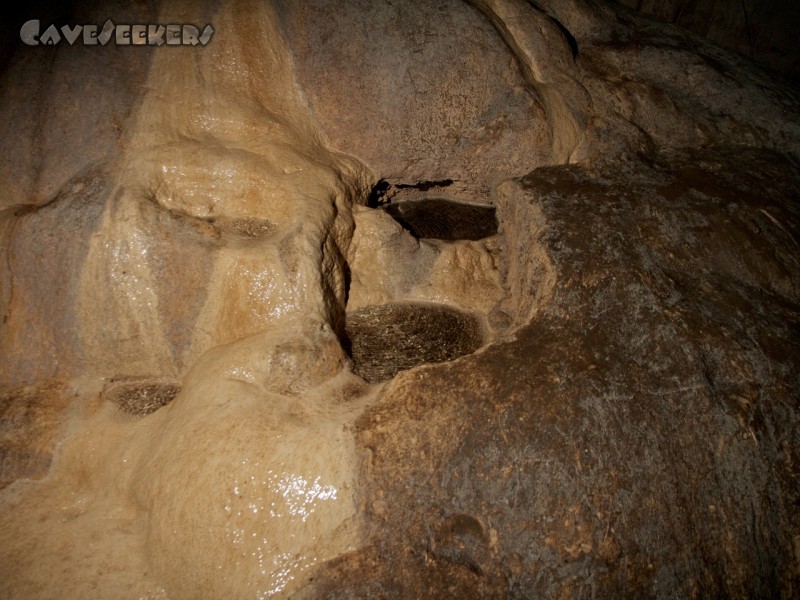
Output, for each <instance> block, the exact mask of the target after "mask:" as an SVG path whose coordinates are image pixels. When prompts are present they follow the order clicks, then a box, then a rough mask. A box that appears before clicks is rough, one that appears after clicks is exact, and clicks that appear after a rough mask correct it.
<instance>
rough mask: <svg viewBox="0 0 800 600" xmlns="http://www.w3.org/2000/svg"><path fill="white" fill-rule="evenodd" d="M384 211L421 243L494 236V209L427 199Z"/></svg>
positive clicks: (387, 207) (495, 231) (403, 203)
mask: <svg viewBox="0 0 800 600" xmlns="http://www.w3.org/2000/svg"><path fill="white" fill-rule="evenodd" d="M384 210H386V212H388V213H389V214H390V215H391V216H392V217H393V218H394V219H395V220H396V221H397V222H398V223H400V224H401V225H402V226H403V227H405V228H406V229H408V231H410V232H411V233H412V234H413V235H414V237H416V238H420V239H424V238H428V239H435V240H480V239H483V238H487V237H490V236H493V235H495V234H496V233H497V217H496V215H495V208H494V207H493V206H477V205H475V204H461V203H458V202H451V201H449V200H442V199H439V198H428V199H425V200H414V201H407V202H398V203H396V204H388V205H387V206H386V207H385V208H384Z"/></svg>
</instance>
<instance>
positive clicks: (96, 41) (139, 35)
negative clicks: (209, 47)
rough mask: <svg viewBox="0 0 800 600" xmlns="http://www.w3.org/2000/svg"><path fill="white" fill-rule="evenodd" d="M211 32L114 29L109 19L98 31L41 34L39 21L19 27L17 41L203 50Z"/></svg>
mask: <svg viewBox="0 0 800 600" xmlns="http://www.w3.org/2000/svg"><path fill="white" fill-rule="evenodd" d="M212 35H214V28H213V27H212V26H211V25H206V26H205V27H204V28H203V30H202V31H201V30H200V29H198V28H197V27H195V26H194V25H116V24H114V22H113V21H112V20H111V19H109V20H108V21H106V22H105V24H104V25H103V27H102V29H101V28H100V27H98V26H97V25H62V26H61V27H60V28H59V27H56V26H55V25H50V26H49V27H48V28H47V29H45V30H44V31H42V30H41V23H40V22H39V19H32V20H30V21H27V22H26V23H24V24H23V25H22V27H21V28H20V30H19V37H20V39H21V40H22V41H23V43H25V44H27V45H28V46H55V45H56V44H60V43H61V41H62V40H64V41H66V43H67V44H69V45H70V46H72V45H73V44H75V43H76V42H78V41H79V40H80V42H79V43H82V44H83V45H84V46H97V45H100V46H105V45H106V44H108V43H109V42H111V41H113V42H114V44H116V45H117V46H163V45H167V46H197V45H200V46H205V45H206V44H208V42H210V41H211V36H212Z"/></svg>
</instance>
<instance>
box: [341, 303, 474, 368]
mask: <svg viewBox="0 0 800 600" xmlns="http://www.w3.org/2000/svg"><path fill="white" fill-rule="evenodd" d="M345 329H346V334H347V338H348V339H347V340H346V344H347V345H348V346H349V348H348V350H349V351H350V355H351V357H352V359H353V372H354V373H355V374H357V375H359V376H360V377H363V378H364V379H365V380H366V381H368V382H370V383H375V382H379V381H385V380H387V379H391V378H392V377H394V376H395V375H397V373H399V372H400V371H404V370H406V369H411V368H412V367H417V366H419V365H423V364H426V363H438V362H444V361H448V360H453V359H455V358H458V357H460V356H464V355H465V354H471V353H472V352H474V351H475V350H477V349H478V348H480V347H481V345H482V344H483V337H484V336H483V328H482V326H481V323H480V321H479V320H478V318H477V317H475V316H474V315H471V314H469V313H466V312H462V311H460V310H456V309H454V308H450V307H447V306H437V305H435V304H423V303H401V302H398V303H390V304H380V305H374V306H367V307H364V308H361V309H358V310H355V311H353V312H352V313H349V314H348V315H347V322H346V327H345Z"/></svg>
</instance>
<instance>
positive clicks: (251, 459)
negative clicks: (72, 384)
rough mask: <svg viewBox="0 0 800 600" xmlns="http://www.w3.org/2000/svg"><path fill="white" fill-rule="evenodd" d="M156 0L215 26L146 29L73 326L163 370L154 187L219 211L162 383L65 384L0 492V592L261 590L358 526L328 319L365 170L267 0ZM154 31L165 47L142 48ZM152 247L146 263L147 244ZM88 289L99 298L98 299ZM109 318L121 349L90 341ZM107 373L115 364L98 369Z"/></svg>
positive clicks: (341, 375)
mask: <svg viewBox="0 0 800 600" xmlns="http://www.w3.org/2000/svg"><path fill="white" fill-rule="evenodd" d="M199 4H200V3H197V2H194V3H190V2H187V3H184V5H180V4H179V3H169V4H168V6H167V8H166V9H165V12H163V13H162V14H161V15H159V19H160V21H162V22H165V23H167V22H169V23H171V22H178V23H180V22H199V21H201V20H203V19H204V18H207V19H208V20H210V21H212V22H213V24H214V28H215V31H216V33H215V37H214V42H213V44H209V45H208V46H207V47H203V48H191V47H180V48H168V49H158V50H157V51H156V55H155V57H154V60H153V64H152V67H151V71H150V74H149V76H148V82H147V88H148V90H149V91H148V92H147V93H146V94H145V96H144V98H143V101H142V104H141V106H140V108H139V113H138V117H137V118H136V119H135V124H134V125H133V126H132V130H131V131H129V132H128V134H127V147H126V151H125V153H124V155H123V156H122V157H121V158H120V165H119V168H118V179H117V182H116V186H115V188H114V190H113V193H112V195H111V198H109V200H108V202H107V205H106V210H105V213H104V217H103V221H102V225H101V227H100V229H99V231H98V232H97V233H96V235H95V236H94V238H93V239H92V240H91V243H90V247H89V252H88V256H87V258H86V264H85V267H84V270H83V276H82V280H81V291H80V298H79V299H78V301H77V310H78V312H79V314H80V319H79V320H80V322H81V323H83V328H82V331H81V346H82V352H83V353H84V355H85V356H87V357H89V358H91V359H92V361H93V363H94V364H96V365H97V367H96V368H97V374H98V375H100V376H109V374H108V370H109V369H112V368H118V367H117V366H116V365H117V363H115V360H117V359H120V358H121V360H123V361H124V362H125V363H126V368H130V369H131V372H133V373H135V374H139V375H141V374H144V375H147V374H150V375H152V376H163V375H170V374H171V373H173V370H172V369H174V367H169V365H170V364H172V362H173V360H174V358H175V357H174V356H172V352H173V350H172V349H171V348H170V347H169V340H168V338H167V336H166V335H165V331H164V323H163V317H162V314H163V311H162V310H161V309H162V308H163V306H162V305H163V304H164V303H168V302H181V298H177V297H164V295H163V293H160V292H159V289H158V286H157V285H156V280H157V278H156V277H155V276H154V268H155V267H154V263H153V260H152V259H151V258H150V254H151V253H150V244H151V243H153V240H156V239H158V236H159V235H163V232H161V231H160V230H158V228H157V227H158V225H157V223H156V222H155V221H154V220H153V219H151V218H149V217H148V216H147V215H149V214H151V213H152V210H153V207H154V206H155V207H157V209H158V210H163V211H168V213H170V214H172V215H174V216H175V218H176V219H179V220H181V222H186V221H187V220H188V221H190V222H195V223H197V224H198V227H200V228H202V227H205V228H206V229H209V230H213V229H215V228H216V229H217V230H218V231H219V232H220V233H219V236H218V242H215V243H217V250H215V252H214V253H213V254H212V256H213V260H214V264H213V265H212V266H211V269H210V270H211V272H212V277H211V278H210V283H209V284H208V286H207V290H206V296H205V301H204V304H203V306H202V308H201V310H200V312H199V314H198V316H197V320H196V323H195V325H194V328H193V332H194V333H193V338H192V340H191V343H190V344H189V348H188V350H187V351H186V354H185V356H183V357H180V358H181V359H182V362H183V363H184V364H190V365H193V366H192V368H191V369H190V370H189V372H188V374H187V375H186V376H185V377H184V380H183V387H182V391H181V393H180V394H179V395H178V396H177V397H176V398H175V399H174V400H173V402H172V403H171V404H170V405H168V406H167V407H165V408H162V409H160V410H159V411H157V412H155V413H153V414H152V415H149V416H147V417H144V418H142V419H141V420H138V421H135V422H134V421H131V420H130V419H129V418H126V417H124V416H123V415H121V414H120V413H119V412H117V411H116V410H115V408H114V407H113V406H111V405H110V404H109V403H106V404H104V405H102V406H100V408H99V409H97V410H96V412H94V413H93V414H92V410H91V406H92V402H95V403H96V402H97V400H96V398H97V396H96V394H95V395H94V396H92V394H87V395H85V397H86V398H92V397H94V398H95V400H94V401H92V400H86V402H87V403H88V404H87V406H86V407H85V414H87V415H88V414H92V416H90V417H84V418H76V419H75V422H74V426H73V430H72V432H71V433H70V434H69V436H68V437H67V438H66V441H65V442H64V445H63V448H62V450H61V452H60V455H59V456H58V457H57V460H56V462H55V465H54V468H53V472H52V474H51V477H50V479H49V480H48V481H45V482H41V483H36V484H24V483H17V484H15V485H14V486H12V488H10V489H9V490H7V491H6V492H5V493H4V494H3V496H2V499H0V503H2V504H1V505H0V515H1V516H0V525H2V527H0V564H2V565H3V566H2V567H0V571H2V573H1V574H0V596H2V597H4V598H6V597H7V598H26V599H30V598H90V597H96V598H137V597H142V598H170V599H174V600H179V599H187V600H189V599H191V600H194V599H198V598H268V597H273V596H276V595H282V594H285V593H286V592H289V591H291V590H292V589H293V588H295V587H297V586H299V585H301V584H302V583H303V578H304V577H305V576H306V575H307V573H309V571H310V570H311V569H312V568H313V567H314V566H315V565H318V564H320V563H321V562H323V561H325V560H329V559H331V558H334V557H336V556H338V555H340V554H341V553H343V552H347V551H349V550H352V549H354V548H355V547H357V545H358V543H359V541H360V540H361V531H360V526H359V523H360V522H359V516H358V507H357V506H356V500H355V487H356V471H355V469H356V456H355V448H354V441H353V436H352V432H351V430H350V425H351V423H352V422H353V421H354V419H355V418H356V416H357V415H358V414H359V413H360V412H361V411H362V410H363V408H364V406H365V404H366V403H368V402H369V401H370V400H369V398H370V397H371V396H370V393H371V392H370V389H369V388H367V387H366V386H365V384H364V383H363V382H362V381H361V380H360V379H358V378H357V377H355V376H354V375H352V374H351V373H350V372H349V370H348V368H347V360H346V356H345V354H344V352H343V350H342V349H341V346H340V344H339V341H338V338H337V337H336V335H335V334H334V332H333V331H332V327H331V324H332V323H334V321H335V318H336V316H337V315H341V314H342V313H343V309H344V303H345V275H344V268H345V265H344V257H345V256H346V255H347V251H348V246H349V243H350V239H351V237H352V232H353V228H354V223H353V218H352V207H353V204H354V203H355V202H359V201H363V199H365V198H366V196H367V193H368V190H369V189H370V187H371V185H372V184H373V179H374V178H373V177H372V175H371V174H369V173H368V172H367V170H366V169H364V168H363V167H362V166H361V165H360V164H358V163H357V162H356V161H354V160H352V159H350V158H349V157H346V156H342V155H340V154H337V153H335V152H332V151H330V150H329V149H328V148H327V147H326V145H325V142H324V140H323V139H322V136H321V135H320V134H319V132H318V130H317V128H316V127H315V125H314V123H313V122H312V121H311V120H310V119H309V117H308V113H307V109H306V107H305V106H304V103H303V101H302V98H301V95H300V94H299V92H298V91H297V89H296V86H295V82H294V78H293V74H292V68H291V58H290V55H289V53H288V51H287V49H286V48H285V45H284V43H283V40H282V37H281V35H280V32H279V30H278V28H277V26H276V22H275V17H274V15H273V14H272V11H271V8H270V6H269V4H268V3H265V2H251V1H249V0H239V1H235V2H220V3H219V5H218V6H213V5H212V4H211V3H209V5H207V6H205V7H201V6H199ZM162 50H163V51H162ZM156 266H157V265H156ZM98 307H99V308H101V310H100V311H98ZM117 327H119V328H121V329H120V332H121V333H120V334H119V336H118V337H119V339H120V344H119V351H120V356H119V357H113V356H109V355H108V352H107V351H104V349H103V348H104V347H103V345H102V344H98V343H97V340H102V339H103V336H105V335H107V332H108V331H109V330H111V331H113V330H114V329H115V328H117ZM112 374H113V373H112Z"/></svg>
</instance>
